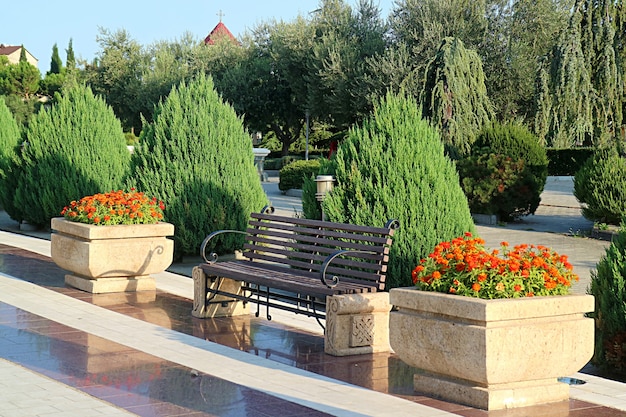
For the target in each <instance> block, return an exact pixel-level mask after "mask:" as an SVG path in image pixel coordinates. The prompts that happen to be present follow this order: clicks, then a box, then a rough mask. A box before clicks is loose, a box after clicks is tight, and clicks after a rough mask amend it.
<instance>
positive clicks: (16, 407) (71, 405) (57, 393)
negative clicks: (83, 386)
mask: <svg viewBox="0 0 626 417" xmlns="http://www.w3.org/2000/svg"><path fill="white" fill-rule="evenodd" d="M39 415H41V416H46V417H72V416H81V417H82V416H84V417H91V416H94V417H95V416H103V417H109V416H111V417H116V416H120V417H122V416H133V415H135V414H133V413H129V412H128V411H125V410H123V409H120V408H117V407H114V406H113V405H111V404H109V403H106V402H104V401H101V400H98V399H96V398H94V397H92V396H90V395H87V394H84V393H82V392H80V391H78V390H76V389H73V388H70V387H68V386H67V385H65V384H62V383H60V382H57V381H55V380H52V379H50V378H47V377H45V376H42V375H41V374H37V373H35V372H32V371H30V370H28V369H25V368H23V367H21V366H19V365H16V364H14V363H12V362H9V361H6V360H4V359H0V417H13V416H15V417H24V416H39Z"/></svg>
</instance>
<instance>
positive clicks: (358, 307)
mask: <svg viewBox="0 0 626 417" xmlns="http://www.w3.org/2000/svg"><path fill="white" fill-rule="evenodd" d="M390 310H391V304H389V293H386V292H379V293H367V294H348V295H334V296H329V297H327V298H326V334H325V340H324V351H325V352H326V353H328V354H329V355H334V356H348V355H360V354H363V353H376V352H389V351H390V347H389V311H390Z"/></svg>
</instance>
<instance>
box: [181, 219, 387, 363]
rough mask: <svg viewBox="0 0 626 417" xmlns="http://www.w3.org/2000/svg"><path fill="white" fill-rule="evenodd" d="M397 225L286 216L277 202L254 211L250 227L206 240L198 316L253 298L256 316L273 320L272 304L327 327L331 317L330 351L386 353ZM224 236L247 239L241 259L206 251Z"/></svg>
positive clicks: (242, 305)
mask: <svg viewBox="0 0 626 417" xmlns="http://www.w3.org/2000/svg"><path fill="white" fill-rule="evenodd" d="M397 226H398V222H397V221H389V222H388V223H387V224H386V225H385V226H384V227H367V226H357V225H351V224H344V223H333V222H328V221H319V220H307V219H300V218H292V217H284V216H278V215H274V214H273V208H271V207H269V208H265V209H264V210H263V211H262V212H261V213H252V214H251V216H250V220H249V223H248V227H247V230H246V231H245V232H242V231H237V230H219V231H216V232H213V233H211V234H209V235H208V236H207V237H206V239H205V240H204V242H203V243H202V246H201V255H202V257H203V259H204V260H205V263H202V264H200V265H199V266H197V267H195V268H194V272H193V278H194V307H193V311H192V314H193V315H194V316H195V317H200V318H208V317H223V316H233V315H241V314H249V311H248V309H247V307H248V304H249V303H254V304H256V307H257V308H256V316H257V317H258V316H259V314H260V312H261V308H262V307H263V308H264V309H265V311H266V317H267V318H268V319H270V320H271V314H270V307H271V308H278V309H281V310H286V311H290V312H294V313H297V314H304V315H306V316H309V317H315V318H316V319H317V320H318V322H319V323H320V325H322V327H324V325H323V324H322V320H325V321H326V326H325V340H326V343H325V346H326V348H325V349H326V351H327V352H328V353H331V354H335V355H346V354H356V353H365V352H374V351H388V350H389V347H388V322H387V321H388V315H389V311H390V310H391V305H390V304H389V300H388V298H389V294H388V293H387V292H384V291H383V290H384V289H385V276H386V271H387V263H388V261H389V250H390V246H391V242H392V236H393V234H394V231H395V229H396V228H397ZM225 233H241V234H244V235H245V236H246V237H245V243H244V246H243V251H242V255H243V256H242V258H241V259H236V260H229V261H225V262H217V255H216V254H214V253H211V254H209V255H207V254H206V251H207V248H208V247H209V245H210V244H211V242H212V240H213V239H214V238H217V237H218V236H219V235H222V234H225ZM342 316H346V317H342ZM377 327H385V329H381V330H380V331H378V329H376V328H377ZM340 339H341V340H340ZM344 339H345V340H344ZM379 339H380V340H379ZM383 339H385V340H383Z"/></svg>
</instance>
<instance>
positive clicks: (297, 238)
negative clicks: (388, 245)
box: [247, 231, 385, 252]
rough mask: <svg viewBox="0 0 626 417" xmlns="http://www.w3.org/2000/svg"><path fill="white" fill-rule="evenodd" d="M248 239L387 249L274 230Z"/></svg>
mask: <svg viewBox="0 0 626 417" xmlns="http://www.w3.org/2000/svg"><path fill="white" fill-rule="evenodd" d="M247 240H249V241H252V242H259V243H260V244H262V245H263V244H274V245H281V246H290V245H295V244H313V245H318V246H328V247H331V248H334V249H333V250H331V252H332V251H334V250H337V249H356V250H371V251H375V252H377V251H382V250H385V245H369V244H363V243H360V242H358V241H357V242H354V241H343V240H334V239H326V238H318V237H314V236H306V235H294V234H290V233H280V232H273V231H263V233H258V234H257V235H255V234H252V236H249V237H248V239H247ZM261 247H262V246H261Z"/></svg>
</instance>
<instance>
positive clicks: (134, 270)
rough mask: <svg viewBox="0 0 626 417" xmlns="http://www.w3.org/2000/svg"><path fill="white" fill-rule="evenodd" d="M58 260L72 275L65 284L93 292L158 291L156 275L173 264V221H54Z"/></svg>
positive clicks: (53, 242) (55, 258) (53, 253)
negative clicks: (102, 223) (99, 223)
mask: <svg viewBox="0 0 626 417" xmlns="http://www.w3.org/2000/svg"><path fill="white" fill-rule="evenodd" d="M51 227H52V230H53V233H52V235H51V246H50V252H51V257H52V260H53V261H54V262H55V263H56V264H57V265H58V266H60V267H61V268H63V269H66V270H68V271H70V272H72V274H68V275H66V276H65V283H66V284H68V285H70V286H72V287H75V288H78V289H81V290H83V291H87V292H91V293H110V292H126V291H146V290H152V291H154V290H155V289H156V285H155V282H154V278H153V277H151V276H150V274H155V273H158V272H162V271H164V270H165V269H166V268H167V267H169V266H170V265H171V263H172V260H173V254H174V241H173V240H171V239H168V238H167V237H166V236H172V235H173V234H174V225H172V224H170V223H156V224H136V225H116V226H95V225H90V224H84V223H77V222H71V221H68V220H66V219H64V218H62V217H58V218H53V219H52V222H51Z"/></svg>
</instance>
